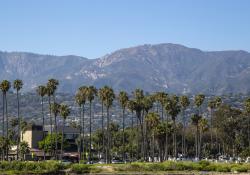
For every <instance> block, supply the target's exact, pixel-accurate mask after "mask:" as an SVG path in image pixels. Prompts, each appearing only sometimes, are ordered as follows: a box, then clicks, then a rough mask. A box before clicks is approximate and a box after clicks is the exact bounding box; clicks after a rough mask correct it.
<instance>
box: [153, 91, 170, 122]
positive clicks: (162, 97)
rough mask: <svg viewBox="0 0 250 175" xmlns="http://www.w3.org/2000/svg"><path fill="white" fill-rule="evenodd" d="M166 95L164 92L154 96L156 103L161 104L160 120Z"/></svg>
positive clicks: (162, 116) (162, 115)
mask: <svg viewBox="0 0 250 175" xmlns="http://www.w3.org/2000/svg"><path fill="white" fill-rule="evenodd" d="M167 96H168V94H167V93H165V92H157V93H156V94H155V98H156V101H157V102H158V103H160V104H161V120H162V121H163V118H164V105H165V102H166V99H167Z"/></svg>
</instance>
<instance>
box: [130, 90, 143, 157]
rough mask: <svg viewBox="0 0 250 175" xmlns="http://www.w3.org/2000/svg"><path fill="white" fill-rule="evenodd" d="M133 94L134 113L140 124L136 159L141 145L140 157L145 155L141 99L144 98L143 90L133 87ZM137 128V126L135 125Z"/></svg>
mask: <svg viewBox="0 0 250 175" xmlns="http://www.w3.org/2000/svg"><path fill="white" fill-rule="evenodd" d="M133 96H134V102H135V113H136V117H137V121H139V124H140V128H141V129H140V131H141V138H139V137H138V150H137V159H139V148H140V147H141V153H142V157H145V150H144V141H143V138H144V132H143V115H142V111H143V107H144V104H143V99H144V92H143V90H142V89H135V91H134V92H133ZM137 128H138V126H137ZM139 139H140V140H141V144H140V147H139V142H140V141H139Z"/></svg>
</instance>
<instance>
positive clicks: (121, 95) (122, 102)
mask: <svg viewBox="0 0 250 175" xmlns="http://www.w3.org/2000/svg"><path fill="white" fill-rule="evenodd" d="M118 98H119V102H120V106H121V108H122V159H123V161H125V135H124V129H125V116H124V115H125V109H126V106H127V103H128V94H127V93H126V92H124V91H121V92H120V93H119V96H118Z"/></svg>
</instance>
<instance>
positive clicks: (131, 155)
mask: <svg viewBox="0 0 250 175" xmlns="http://www.w3.org/2000/svg"><path fill="white" fill-rule="evenodd" d="M127 108H128V109H129V110H130V112H131V131H132V133H133V129H134V110H135V102H134V101H133V100H129V101H128V103H127ZM131 138H133V137H131ZM130 160H131V161H132V160H133V140H132V139H131V140H130Z"/></svg>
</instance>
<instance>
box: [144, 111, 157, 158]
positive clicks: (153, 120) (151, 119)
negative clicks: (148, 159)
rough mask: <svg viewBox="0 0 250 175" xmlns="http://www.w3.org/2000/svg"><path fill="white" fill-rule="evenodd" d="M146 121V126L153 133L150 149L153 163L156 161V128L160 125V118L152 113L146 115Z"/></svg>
mask: <svg viewBox="0 0 250 175" xmlns="http://www.w3.org/2000/svg"><path fill="white" fill-rule="evenodd" d="M145 121H146V124H147V126H148V128H149V130H150V131H151V136H152V140H151V144H150V145H151V146H150V148H151V156H152V161H154V157H155V130H156V127H157V126H158V124H159V123H160V116H159V114H157V113H153V112H150V113H148V114H147V115H146V117H145Z"/></svg>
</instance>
